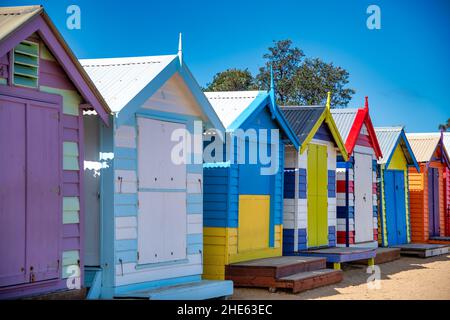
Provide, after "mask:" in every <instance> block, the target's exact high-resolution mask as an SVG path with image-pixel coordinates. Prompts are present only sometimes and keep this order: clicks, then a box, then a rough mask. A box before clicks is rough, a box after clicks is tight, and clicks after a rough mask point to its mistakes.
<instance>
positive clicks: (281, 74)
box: [256, 40, 355, 107]
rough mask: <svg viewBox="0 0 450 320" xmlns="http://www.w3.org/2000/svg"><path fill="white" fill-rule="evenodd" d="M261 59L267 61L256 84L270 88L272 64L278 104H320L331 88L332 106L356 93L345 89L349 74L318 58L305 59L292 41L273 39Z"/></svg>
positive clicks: (345, 103)
mask: <svg viewBox="0 0 450 320" xmlns="http://www.w3.org/2000/svg"><path fill="white" fill-rule="evenodd" d="M263 58H264V59H266V63H265V66H264V67H262V68H260V69H259V74H258V75H257V76H256V80H257V83H258V85H259V86H260V88H265V89H267V88H268V87H269V81H270V66H271V65H272V68H273V74H274V82H275V87H276V94H277V102H278V103H279V104H280V105H320V104H322V105H323V104H325V102H326V97H327V92H328V91H331V92H332V97H331V105H332V106H333V107H335V106H347V105H348V103H349V102H350V100H351V98H352V96H353V95H354V94H355V90H353V89H350V88H346V85H347V84H348V83H349V80H348V78H349V73H348V72H347V71H346V70H345V69H343V68H341V67H339V66H335V65H334V64H333V63H326V62H324V61H322V60H321V59H319V58H314V59H313V58H305V55H304V53H303V51H302V50H301V49H299V48H297V47H292V41H291V40H281V41H274V46H273V47H270V48H269V53H267V54H265V55H264V56H263Z"/></svg>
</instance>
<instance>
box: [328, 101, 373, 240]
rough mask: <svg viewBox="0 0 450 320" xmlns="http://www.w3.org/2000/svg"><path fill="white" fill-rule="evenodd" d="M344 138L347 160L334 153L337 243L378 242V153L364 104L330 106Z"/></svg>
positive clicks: (366, 107) (367, 107) (367, 111)
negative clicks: (345, 106) (339, 106)
mask: <svg viewBox="0 0 450 320" xmlns="http://www.w3.org/2000/svg"><path fill="white" fill-rule="evenodd" d="M331 113H332V115H333V119H334V121H335V122H336V126H337V127H338V129H339V132H340V134H341V136H342V139H343V140H344V142H345V148H346V150H347V153H348V154H349V157H350V158H349V161H344V160H345V159H343V158H342V157H341V156H340V155H338V168H337V170H336V173H337V218H338V221H337V226H338V230H337V243H338V245H341V246H358V247H377V246H378V241H377V240H378V220H377V217H378V209H377V172H376V169H377V159H379V158H380V157H381V156H382V153H381V150H380V146H379V145H378V141H377V137H376V134H375V131H374V129H373V125H372V121H371V119H370V114H369V103H368V99H367V97H366V102H365V107H364V108H358V109H350V108H345V109H333V110H331Z"/></svg>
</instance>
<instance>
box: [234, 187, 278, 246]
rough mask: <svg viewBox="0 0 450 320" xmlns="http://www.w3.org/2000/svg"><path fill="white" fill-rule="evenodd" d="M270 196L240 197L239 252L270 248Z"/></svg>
mask: <svg viewBox="0 0 450 320" xmlns="http://www.w3.org/2000/svg"><path fill="white" fill-rule="evenodd" d="M269 219H270V196H268V195H240V196H239V228H238V252H244V251H250V250H258V249H265V248H268V247H269V224H270V220H269Z"/></svg>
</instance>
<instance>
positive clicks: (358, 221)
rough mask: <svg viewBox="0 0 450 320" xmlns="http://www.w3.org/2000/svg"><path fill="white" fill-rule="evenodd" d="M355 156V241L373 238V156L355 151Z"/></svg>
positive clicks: (365, 240)
mask: <svg viewBox="0 0 450 320" xmlns="http://www.w3.org/2000/svg"><path fill="white" fill-rule="evenodd" d="M354 157H355V176H354V179H355V182H354V187H355V242H367V241H372V240H373V206H372V177H373V173H372V156H371V155H369V154H363V153H357V152H355V153H354Z"/></svg>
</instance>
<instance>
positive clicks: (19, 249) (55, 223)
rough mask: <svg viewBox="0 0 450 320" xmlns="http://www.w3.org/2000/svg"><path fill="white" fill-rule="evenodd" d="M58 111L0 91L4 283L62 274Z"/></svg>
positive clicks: (0, 273)
mask: <svg viewBox="0 0 450 320" xmlns="http://www.w3.org/2000/svg"><path fill="white" fill-rule="evenodd" d="M59 110H60V108H59V106H58V105H55V104H48V103H42V102H35V101H29V100H22V99H16V98H9V97H3V96H0V130H1V131H0V133H1V134H0V146H1V152H0V179H1V180H0V181H1V184H0V250H1V251H0V257H1V263H0V286H9V285H15V284H21V283H26V282H35V281H42V280H48V279H54V278H58V275H59V269H60V264H61V263H60V250H59V241H60V238H61V234H60V230H61V215H62V208H61V207H62V196H61V192H60V191H61V188H60V186H61V180H60V177H61V170H62V159H61V158H62V157H61V154H62V150H61V140H60V137H61V134H60V125H59Z"/></svg>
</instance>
